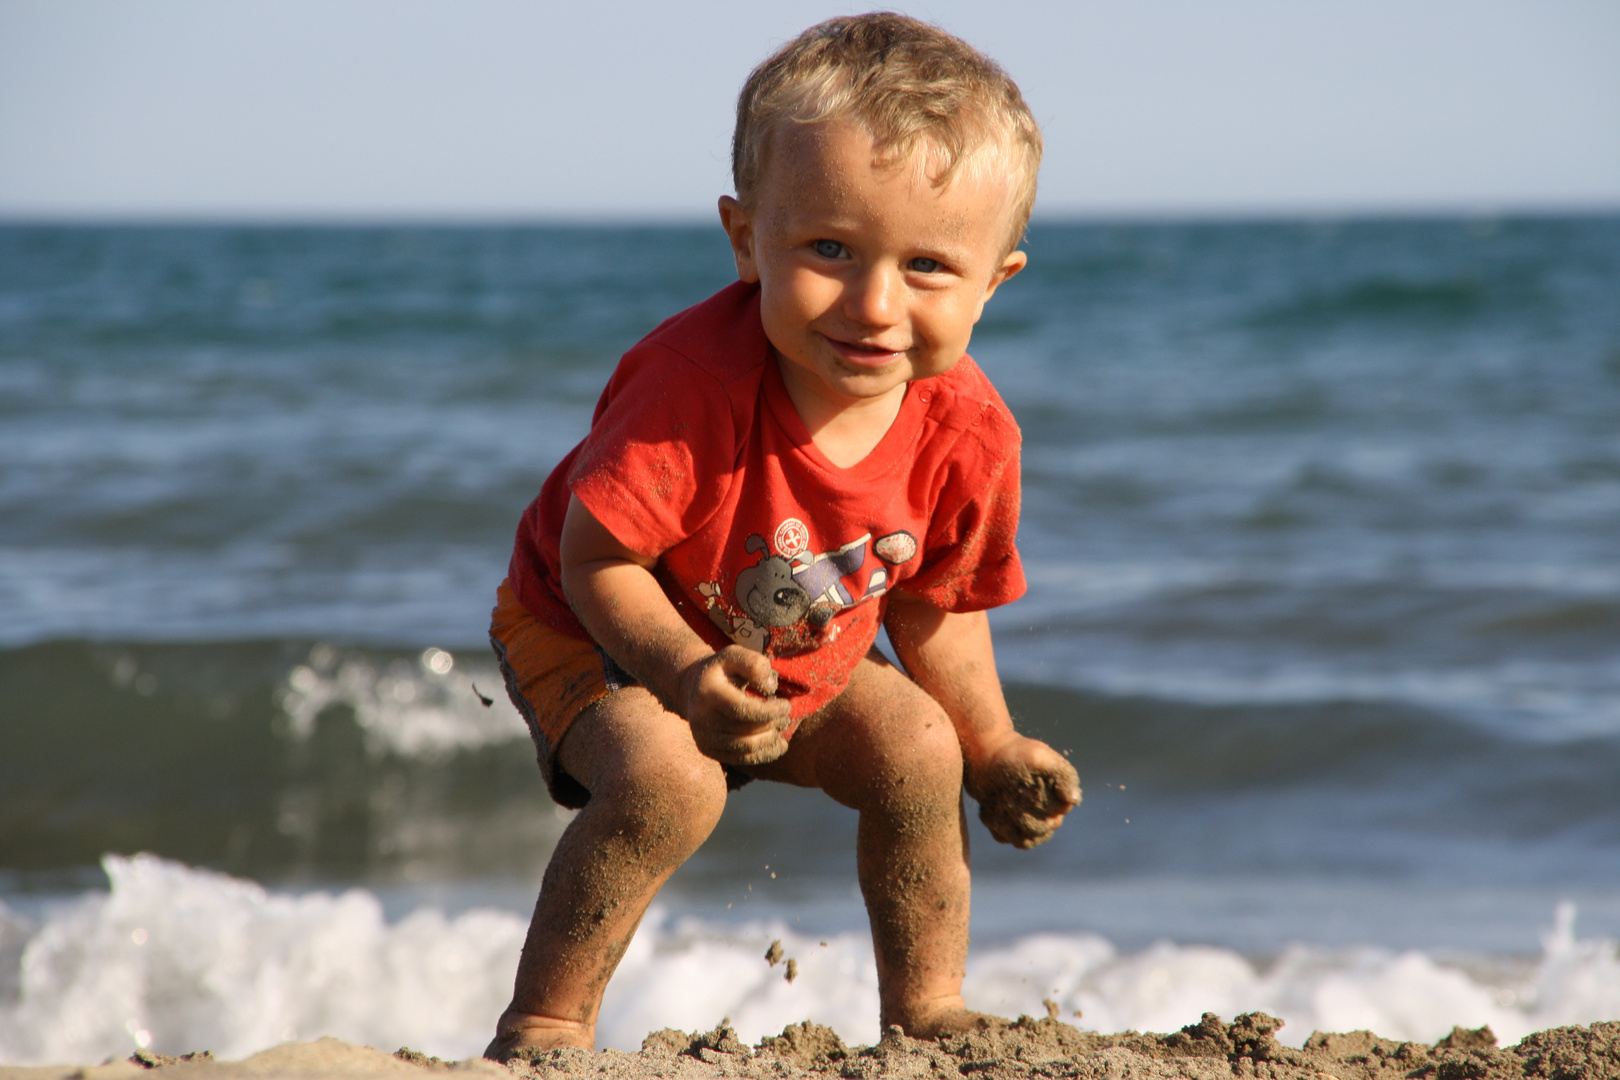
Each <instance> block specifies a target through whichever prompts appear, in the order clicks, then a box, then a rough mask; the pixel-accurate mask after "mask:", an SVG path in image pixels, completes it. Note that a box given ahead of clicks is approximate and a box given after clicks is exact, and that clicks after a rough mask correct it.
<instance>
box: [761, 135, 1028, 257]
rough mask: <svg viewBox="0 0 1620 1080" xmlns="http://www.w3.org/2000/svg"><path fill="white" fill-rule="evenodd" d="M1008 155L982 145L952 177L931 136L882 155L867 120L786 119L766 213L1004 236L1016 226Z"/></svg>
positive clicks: (773, 155) (772, 159)
mask: <svg viewBox="0 0 1620 1080" xmlns="http://www.w3.org/2000/svg"><path fill="white" fill-rule="evenodd" d="M1000 157H1001V155H998V154H995V153H994V152H993V150H987V151H979V152H978V153H976V154H974V155H972V156H971V157H969V158H968V159H967V160H964V161H961V162H959V163H958V165H957V168H956V170H955V172H954V173H953V174H952V176H951V177H950V179H949V180H948V181H947V182H944V183H939V182H936V181H937V178H938V176H939V175H940V173H941V172H942V171H943V169H944V165H945V162H944V158H943V155H942V154H941V152H940V151H939V149H938V148H937V147H936V146H934V145H933V144H931V143H928V142H926V141H924V142H920V143H919V144H918V145H917V147H916V148H915V149H913V150H912V151H911V152H910V153H907V154H904V155H893V154H880V153H878V152H877V151H876V150H875V149H874V147H873V145H872V137H871V135H870V134H869V133H868V132H867V131H866V129H865V128H864V127H862V126H861V125H860V124H858V123H856V122H854V121H850V120H833V121H828V122H825V123H820V124H798V123H794V122H793V121H784V122H783V124H782V127H781V129H780V130H778V131H777V132H776V138H775V139H774V140H772V146H771V150H770V153H769V154H768V156H767V160H766V161H765V162H764V169H763V170H762V172H761V176H760V184H759V187H758V200H757V201H758V203H759V204H760V205H759V207H758V209H759V211H760V212H761V213H762V214H763V215H766V216H773V217H776V216H785V217H787V218H789V219H792V218H801V217H807V216H824V215H828V214H831V215H837V216H843V215H848V216H851V217H860V218H868V217H878V218H881V219H882V220H884V221H886V222H890V223H893V224H898V223H899V219H905V221H906V223H907V224H909V225H911V226H913V227H916V226H919V225H926V226H927V228H928V231H929V232H930V233H931V234H936V235H939V236H942V237H945V238H956V239H964V240H965V239H968V238H970V237H974V234H977V233H981V232H988V233H993V234H995V236H996V238H997V240H998V241H999V239H1000V238H1001V236H1002V234H1004V233H1006V232H1007V231H1008V229H1010V227H1011V221H1012V214H1013V203H1014V199H1013V193H1014V183H1013V180H1012V179H1011V177H1010V175H1009V170H1007V169H998V168H996V167H995V160H996V159H999V158H1000Z"/></svg>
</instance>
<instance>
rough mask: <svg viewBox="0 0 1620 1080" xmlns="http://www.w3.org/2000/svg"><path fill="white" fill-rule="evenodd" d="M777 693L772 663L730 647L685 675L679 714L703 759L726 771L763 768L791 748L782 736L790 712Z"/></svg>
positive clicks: (745, 651)
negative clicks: (733, 767) (729, 768)
mask: <svg viewBox="0 0 1620 1080" xmlns="http://www.w3.org/2000/svg"><path fill="white" fill-rule="evenodd" d="M749 690H754V691H756V693H753V694H750V693H749V692H748V691H749ZM775 693H776V672H775V670H774V669H772V667H771V662H770V661H769V660H768V659H766V658H765V656H764V655H763V654H761V653H757V652H754V651H753V650H751V649H745V648H743V647H742V646H741V645H728V646H726V647H725V648H724V649H721V650H720V651H719V652H717V653H715V654H714V655H713V656H710V657H708V658H707V659H705V660H701V661H699V662H698V663H695V664H693V665H692V666H691V667H689V668H687V669H686V670H685V671H684V672H682V673H681V686H680V702H679V704H680V713H681V715H682V716H684V717H686V720H687V722H688V723H690V724H691V725H692V738H693V739H695V740H696V741H697V747H698V749H699V750H701V751H703V753H704V754H706V755H708V756H709V757H712V758H714V760H716V761H718V762H720V763H722V764H724V765H764V764H765V763H766V762H769V761H775V760H776V759H777V758H779V757H781V756H782V755H783V754H784V753H785V752H786V751H787V747H788V743H787V739H786V738H785V737H784V736H783V734H782V732H784V731H786V730H787V727H788V724H789V723H790V722H791V718H790V716H789V714H788V710H789V706H788V703H787V702H786V701H784V700H781V699H779V698H776V697H773V696H771V695H774V694H775ZM760 694H763V695H765V696H763V697H761V696H758V695H760Z"/></svg>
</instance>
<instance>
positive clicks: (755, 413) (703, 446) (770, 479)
mask: <svg viewBox="0 0 1620 1080" xmlns="http://www.w3.org/2000/svg"><path fill="white" fill-rule="evenodd" d="M1018 446H1019V434H1018V425H1017V424H1015V423H1014V422H1013V418H1012V414H1011V413H1010V412H1008V410H1007V406H1006V405H1005V404H1003V403H1002V400H1001V398H1000V397H999V396H998V395H997V394H996V391H995V388H994V387H992V386H991V385H990V381H989V380H988V379H986V378H985V376H984V373H983V372H981V371H980V370H979V368H978V366H977V365H976V364H974V363H973V361H972V359H971V358H969V357H967V356H963V357H962V359H961V360H960V361H959V362H958V363H957V364H956V365H955V366H954V367H952V368H951V370H950V371H948V372H946V373H945V374H943V375H937V376H935V377H933V378H930V379H919V380H916V381H914V382H912V383H910V384H909V385H908V386H907V387H906V396H905V400H904V402H903V403H902V405H901V407H900V414H899V415H898V416H897V417H896V418H895V420H894V423H893V425H892V426H891V427H890V428H889V431H888V433H887V434H885V435H884V436H883V440H882V441H881V442H880V443H878V445H877V447H876V449H874V450H873V451H872V452H871V453H870V454H868V455H867V456H866V458H865V459H864V460H862V461H861V462H860V463H859V464H856V465H854V466H852V467H850V468H847V469H842V468H839V467H838V466H836V465H834V464H832V462H830V461H828V460H827V458H826V457H825V456H824V455H823V454H822V453H821V451H819V450H818V449H816V447H815V444H814V443H813V442H812V441H811V439H810V436H809V433H808V431H807V430H806V428H805V426H804V421H803V420H802V419H800V417H799V414H798V411H797V410H796V409H795V408H794V407H793V402H792V400H791V399H790V398H789V397H788V393H787V388H786V387H785V386H784V385H783V383H782V375H781V372H780V370H779V369H778V368H777V365H776V360H775V358H774V356H773V354H772V351H771V347H770V343H769V342H768V341H767V340H766V338H765V331H764V328H763V327H762V326H761V324H760V318H759V290H758V287H757V286H752V285H746V284H743V283H741V282H739V283H737V284H734V285H731V286H729V287H727V288H725V289H722V290H721V291H720V292H718V293H716V294H715V295H714V296H712V297H710V298H709V299H708V300H705V301H703V302H702V303H701V304H698V305H697V306H695V307H691V308H688V309H687V310H686V311H683V312H681V313H680V314H679V315H676V316H674V317H673V318H671V319H669V320H668V321H666V322H665V323H663V324H662V325H661V326H659V327H658V328H657V329H656V330H654V331H653V332H652V333H651V334H649V335H647V337H645V338H643V339H642V340H641V342H640V343H639V344H637V345H636V346H635V347H634V348H632V349H631V350H630V351H629V352H627V353H626V354H625V355H624V358H623V359H622V360H620V362H619V366H618V369H617V370H616V371H615V372H614V373H613V378H612V379H610V380H609V381H608V385H607V389H606V390H604V391H603V392H602V397H601V400H600V401H598V402H597V405H596V413H595V415H594V416H593V417H592V420H591V431H590V434H589V435H587V436H586V437H585V439H584V441H583V442H581V443H580V444H579V445H578V446H576V447H575V448H574V449H573V451H572V452H571V453H569V455H568V456H567V457H566V458H564V459H563V460H562V462H561V463H560V464H558V466H557V467H556V469H554V470H553V471H552V473H551V476H550V477H549V478H548V479H547V480H546V483H545V486H544V487H543V488H542V489H541V491H540V495H539V497H538V498H537V499H535V501H534V502H533V503H532V504H531V505H530V506H529V509H528V510H527V511H526V512H525V513H524V515H523V520H522V522H521V524H520V525H519V527H518V535H517V545H516V548H515V550H514V551H513V553H512V564H511V580H512V584H513V588H514V589H515V590H516V592H517V595H518V599H519V600H521V601H522V602H523V605H524V606H525V607H526V608H528V610H529V611H530V612H532V613H533V614H534V615H535V616H536V617H537V618H539V619H541V620H542V621H544V622H545V623H547V624H548V625H550V626H552V627H555V628H556V629H558V630H560V631H562V632H564V633H568V634H572V635H574V636H576V637H581V638H587V639H588V637H589V635H588V634H587V633H586V631H585V629H584V627H582V626H581V625H580V623H579V620H578V619H577V618H575V616H574V613H573V611H572V610H570V609H569V606H568V602H567V600H566V599H564V597H563V591H562V575H561V562H560V560H559V558H558V538H559V537H560V535H561V532H562V522H563V515H564V514H565V512H566V511H567V508H568V496H569V493H570V491H571V492H572V493H573V494H574V495H576V496H578V498H579V500H580V502H582V503H583V504H584V505H585V506H586V508H587V509H589V510H590V511H591V513H592V514H594V515H595V516H596V518H597V519H598V520H599V521H601V522H602V524H603V525H604V526H606V527H607V529H608V531H609V532H611V533H612V534H613V535H614V536H615V537H616V538H617V539H618V540H619V542H620V543H622V544H624V545H625V546H626V547H628V548H630V549H631V550H633V551H636V552H640V553H642V554H645V555H657V556H659V560H658V566H657V568H656V570H655V574H656V577H657V578H658V581H659V583H660V584H661V585H662V586H663V589H664V592H665V594H666V595H667V596H668V597H669V599H670V601H671V602H672V603H673V604H674V605H675V608H676V610H678V611H679V612H680V613H681V615H682V617H683V618H685V619H686V621H687V623H688V624H690V625H691V626H692V628H693V629H694V630H696V631H697V633H698V634H699V635H700V636H701V637H702V638H703V639H704V640H705V641H707V642H708V643H709V644H711V645H713V646H714V647H715V648H717V649H718V648H721V647H723V646H725V645H727V644H729V643H731V642H736V643H738V644H740V645H744V646H746V647H748V648H751V649H756V650H759V651H761V652H764V653H765V654H767V655H768V656H770V657H771V658H772V666H773V667H774V668H775V669H776V672H777V676H778V681H779V689H778V693H779V694H780V695H781V696H784V697H787V698H789V699H790V700H791V701H792V706H793V716H794V718H795V719H799V718H802V717H804V716H807V715H809V714H810V713H812V712H814V711H815V710H816V709H818V708H820V707H821V706H822V705H824V704H826V703H827V702H828V701H830V700H831V699H832V698H833V697H834V696H836V695H837V694H838V692H839V691H840V690H842V689H843V687H844V685H845V684H846V683H847V682H848V681H849V675H850V673H851V672H852V671H853V670H854V668H855V665H856V664H857V663H858V662H859V661H860V659H861V657H863V656H865V655H866V652H867V650H868V649H870V648H871V646H872V642H873V640H874V639H875V638H876V636H877V631H878V627H879V626H880V624H881V622H882V613H883V599H882V598H883V596H884V594H885V593H886V592H887V591H888V590H889V589H892V588H894V587H896V586H901V587H903V588H904V589H905V590H906V591H907V592H909V593H911V594H913V595H916V596H920V597H922V598H923V599H925V600H927V601H928V602H929V603H932V604H934V605H935V606H936V607H939V608H943V609H944V610H946V611H956V612H962V611H981V610H984V609H986V608H991V607H995V606H997V605H999V604H1005V603H1009V602H1010V601H1013V600H1016V599H1017V598H1018V597H1019V596H1021V595H1023V592H1024V573H1023V567H1022V565H1021V564H1020V562H1019V559H1018V551H1017V549H1016V548H1015V547H1014V544H1013V541H1014V535H1015V533H1016V531H1017V527H1018V499H1019V484H1018Z"/></svg>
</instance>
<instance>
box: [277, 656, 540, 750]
mask: <svg viewBox="0 0 1620 1080" xmlns="http://www.w3.org/2000/svg"><path fill="white" fill-rule="evenodd" d="M475 690H476V692H475ZM479 694H482V695H483V700H480V697H479ZM277 700H278V702H279V704H280V705H281V709H282V713H283V715H284V716H285V717H286V718H287V726H288V732H289V734H291V735H292V736H293V737H294V738H295V739H305V738H308V737H309V735H310V734H311V733H312V732H313V731H314V729H315V722H316V718H317V717H319V716H320V714H321V713H322V712H323V711H324V710H326V709H329V708H331V707H333V706H335V705H344V706H348V707H349V708H350V709H352V710H353V711H354V720H355V723H356V724H357V725H359V727H360V729H361V730H362V731H363V732H365V736H366V745H367V747H368V748H369V749H370V750H371V751H373V752H374V753H384V752H388V753H394V754H398V755H400V756H402V757H428V758H431V757H436V756H440V755H445V754H449V753H453V752H455V751H457V750H470V749H474V748H476V747H479V746H487V745H490V744H492V743H500V742H505V741H507V740H509V739H521V738H523V737H525V735H526V734H527V732H526V730H525V728H524V725H523V720H522V718H521V717H519V716H518V714H517V710H516V709H514V708H513V707H512V703H511V701H510V700H509V699H508V698H507V696H506V691H505V689H504V684H503V683H502V680H501V675H500V672H499V671H497V670H496V668H495V665H494V664H492V663H489V662H484V663H482V664H467V663H464V662H463V663H458V661H457V659H456V657H455V655H454V654H452V653H450V652H449V651H448V650H445V649H439V648H429V649H424V650H423V651H422V653H421V655H420V656H418V657H417V658H416V661H415V662H414V663H412V662H410V661H407V660H396V661H394V662H392V663H390V664H387V665H379V664H377V663H375V662H373V661H371V660H368V659H366V658H365V657H363V656H361V655H357V654H353V653H352V651H346V650H344V649H341V648H339V647H337V646H332V645H324V644H323V645H317V646H315V647H314V648H313V649H311V650H310V655H309V659H308V662H307V663H303V664H299V665H297V666H296V667H294V668H293V669H292V670H291V671H289V672H288V673H287V675H286V677H285V678H284V679H283V681H282V684H281V687H280V688H279V689H278V691H277ZM484 700H487V701H489V704H488V705H486V704H484Z"/></svg>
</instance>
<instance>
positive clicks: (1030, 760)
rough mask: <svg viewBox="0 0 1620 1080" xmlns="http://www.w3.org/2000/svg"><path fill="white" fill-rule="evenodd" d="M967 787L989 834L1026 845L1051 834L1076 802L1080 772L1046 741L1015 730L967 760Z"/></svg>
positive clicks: (1078, 801)
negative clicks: (1002, 739) (1008, 736)
mask: <svg viewBox="0 0 1620 1080" xmlns="http://www.w3.org/2000/svg"><path fill="white" fill-rule="evenodd" d="M967 792H968V794H969V795H971V796H973V798H974V799H975V800H976V801H977V802H978V804H979V820H980V821H982V822H984V825H985V828H987V829H989V830H990V835H991V836H993V837H995V838H996V839H997V840H999V841H1001V842H1002V843H1003V844H1011V845H1012V846H1013V847H1017V848H1025V849H1028V848H1032V847H1034V846H1035V845H1037V844H1042V843H1045V842H1046V841H1047V840H1050V839H1051V838H1052V833H1054V832H1055V831H1057V827H1058V826H1059V825H1061V824H1063V815H1064V814H1067V813H1068V812H1069V811H1070V810H1073V809H1074V808H1075V807H1076V806H1078V805H1080V777H1079V775H1078V774H1077V773H1076V772H1075V771H1074V766H1073V765H1070V764H1069V763H1068V761H1067V760H1065V759H1064V757H1063V755H1062V754H1059V753H1058V752H1057V751H1056V750H1053V749H1052V748H1051V747H1050V746H1047V745H1046V744H1045V743H1043V742H1041V741H1040V740H1039V739H1030V738H1026V737H1024V736H1023V735H1018V734H1013V735H1012V736H1011V737H1010V738H1009V739H1007V740H1006V741H1004V742H1001V743H999V744H997V745H996V746H995V747H993V748H991V749H989V750H987V751H985V752H984V753H982V754H980V755H978V756H977V757H976V758H975V759H974V760H970V761H969V762H968V766H967Z"/></svg>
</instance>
